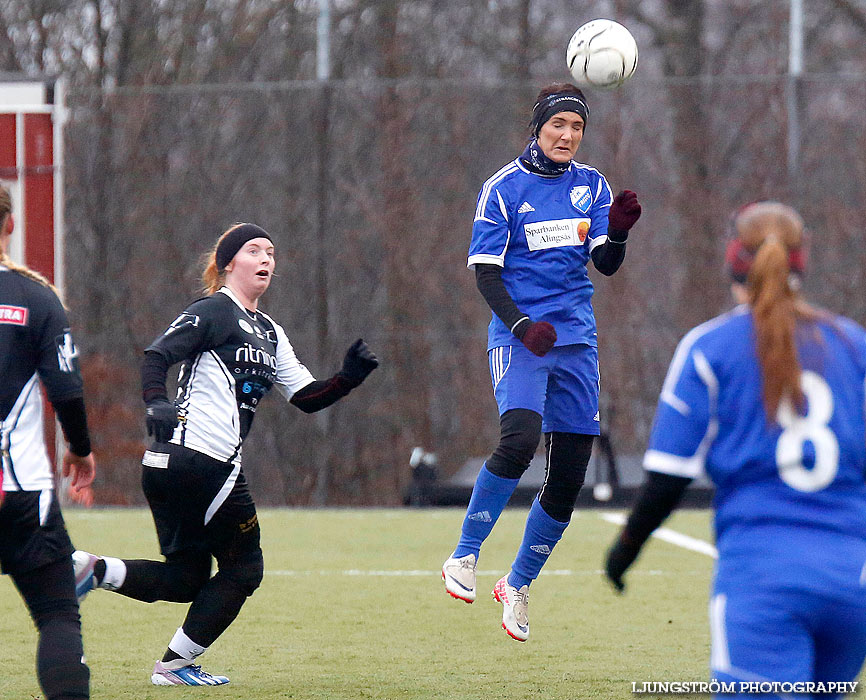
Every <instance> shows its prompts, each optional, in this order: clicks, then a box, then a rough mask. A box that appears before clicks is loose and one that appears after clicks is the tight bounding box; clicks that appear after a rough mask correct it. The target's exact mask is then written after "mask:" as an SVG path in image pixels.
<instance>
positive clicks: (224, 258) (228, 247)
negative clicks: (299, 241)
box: [216, 224, 274, 272]
mask: <svg viewBox="0 0 866 700" xmlns="http://www.w3.org/2000/svg"><path fill="white" fill-rule="evenodd" d="M254 238H267V239H268V240H269V241H270V242H271V243H273V242H274V240H273V239H272V238H271V234H269V233H268V232H267V231H265V230H264V229H263V228H262V227H261V226H256V225H255V224H239V225H238V226H235V227H234V228H233V229H231V231H229V233H228V234H227V235H226V236H225V238H223V239H222V240H221V241H220V242H219V244H218V245H217V249H216V264H217V269H218V270H219V271H220V272H222V271H223V270H225V269H226V265H228V264H229V263H230V262H231V261H232V258H233V257H234V256H235V255H237V254H238V251H239V250H240V249H241V246H242V245H243V244H244V243H246V242H247V241H251V240H253V239H254Z"/></svg>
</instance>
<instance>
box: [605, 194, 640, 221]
mask: <svg viewBox="0 0 866 700" xmlns="http://www.w3.org/2000/svg"><path fill="white" fill-rule="evenodd" d="M640 212H641V206H640V202H638V201H637V195H636V194H635V193H634V192H632V191H631V190H623V191H622V192H620V193H619V194H618V195H617V196H616V197H614V198H613V202H612V203H611V205H610V212H609V213H608V215H607V223H608V226H610V228H612V229H614V230H615V231H628V230H629V229H630V228H631V227H632V226H634V225H635V224H636V223H637V220H638V219H639V218H640Z"/></svg>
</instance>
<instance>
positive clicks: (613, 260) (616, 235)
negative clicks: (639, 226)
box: [590, 227, 628, 277]
mask: <svg viewBox="0 0 866 700" xmlns="http://www.w3.org/2000/svg"><path fill="white" fill-rule="evenodd" d="M627 240H628V231H620V230H618V229H614V228H609V227H608V229H607V240H606V241H605V242H604V243H602V244H601V245H600V246H598V247H596V248H595V249H594V250H593V251H592V253H590V255H591V256H592V264H593V265H595V269H596V270H598V271H599V272H600V273H601V274H603V275H607V276H608V277H610V276H611V275H612V274H613V273H614V272H616V271H617V270H619V267H620V265H622V261H623V260H625V242H626V241H627Z"/></svg>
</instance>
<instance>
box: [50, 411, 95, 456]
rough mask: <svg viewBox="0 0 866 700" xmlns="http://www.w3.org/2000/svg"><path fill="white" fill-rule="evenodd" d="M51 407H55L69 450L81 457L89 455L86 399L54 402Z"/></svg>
mask: <svg viewBox="0 0 866 700" xmlns="http://www.w3.org/2000/svg"><path fill="white" fill-rule="evenodd" d="M51 405H52V406H54V412H55V413H56V414H57V420H58V421H60V427H61V428H62V429H63V435H64V436H65V437H66V441H67V442H68V443H69V449H70V450H71V451H72V452H73V453H74V454H76V455H78V456H79V457H86V456H87V455H89V454H90V433H89V431H88V430H87V411H86V410H85V408H84V399H83V398H82V397H80V396H79V397H78V398H74V399H66V400H64V401H54V402H52V404H51Z"/></svg>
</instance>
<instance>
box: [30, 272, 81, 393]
mask: <svg viewBox="0 0 866 700" xmlns="http://www.w3.org/2000/svg"><path fill="white" fill-rule="evenodd" d="M34 296H35V298H34V308H33V310H34V312H35V313H36V315H37V317H38V320H37V322H36V324H35V327H34V331H35V332H36V333H37V334H38V335H37V337H36V338H34V346H35V347H36V348H37V353H38V360H37V362H38V364H37V368H36V369H37V372H38V373H39V379H40V380H42V384H43V385H44V386H45V392H46V394H47V395H48V399H49V401H51V403H52V404H54V403H55V402H57V401H63V400H65V399H70V398H79V397H81V396H83V395H84V393H83V391H84V389H83V383H82V381H81V370H80V368H79V365H78V348H77V347H76V346H75V342H74V341H73V339H72V333H71V331H70V329H69V320H68V319H67V318H66V310H65V309H64V308H63V304H61V303H60V299H58V298H57V295H56V294H54V292H52V291H51V290H50V289H48V288H47V287H42V286H41V285H39V286H38V287H37V289H36V294H35V295H34Z"/></svg>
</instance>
